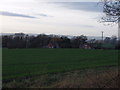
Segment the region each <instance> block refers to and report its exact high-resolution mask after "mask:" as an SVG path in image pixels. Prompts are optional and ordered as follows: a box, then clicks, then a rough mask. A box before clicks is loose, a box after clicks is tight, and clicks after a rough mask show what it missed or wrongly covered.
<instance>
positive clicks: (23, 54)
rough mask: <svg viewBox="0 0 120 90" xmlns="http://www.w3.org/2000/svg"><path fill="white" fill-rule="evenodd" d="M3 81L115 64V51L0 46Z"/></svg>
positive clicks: (116, 53) (116, 61) (116, 56)
mask: <svg viewBox="0 0 120 90" xmlns="http://www.w3.org/2000/svg"><path fill="white" fill-rule="evenodd" d="M2 51H3V53H2V56H3V59H2V64H3V67H2V70H3V80H11V79H17V78H24V77H28V76H36V75H43V74H47V73H57V72H66V71H72V70H79V69H83V68H96V67H106V66H116V65H117V64H118V51H117V50H82V49H3V50H2Z"/></svg>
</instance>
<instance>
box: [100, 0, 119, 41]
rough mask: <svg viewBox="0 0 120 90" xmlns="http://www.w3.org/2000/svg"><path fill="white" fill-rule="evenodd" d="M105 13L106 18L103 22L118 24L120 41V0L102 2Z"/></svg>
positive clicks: (104, 0)
mask: <svg viewBox="0 0 120 90" xmlns="http://www.w3.org/2000/svg"><path fill="white" fill-rule="evenodd" d="M102 2H103V12H104V13H105V15H106V16H105V17H102V21H103V22H116V23H118V37H119V39H120V0H102Z"/></svg>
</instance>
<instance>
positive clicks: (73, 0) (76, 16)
mask: <svg viewBox="0 0 120 90" xmlns="http://www.w3.org/2000/svg"><path fill="white" fill-rule="evenodd" d="M99 1H100V0H1V1H0V31H1V32H2V33H18V32H23V33H33V34H56V35H77V36H78V35H85V36H101V31H104V36H112V35H116V36H117V35H118V30H117V24H114V25H112V26H108V25H104V23H100V19H101V17H102V16H104V14H103V12H102V5H101V4H98V2H99Z"/></svg>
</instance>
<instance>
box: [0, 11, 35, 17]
mask: <svg viewBox="0 0 120 90" xmlns="http://www.w3.org/2000/svg"><path fill="white" fill-rule="evenodd" d="M0 15H3V16H13V17H23V18H36V17H34V16H29V15H25V14H18V13H12V12H7V11H0Z"/></svg>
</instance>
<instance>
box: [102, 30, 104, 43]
mask: <svg viewBox="0 0 120 90" xmlns="http://www.w3.org/2000/svg"><path fill="white" fill-rule="evenodd" d="M103 33H104V32H103V31H102V43H103Z"/></svg>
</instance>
